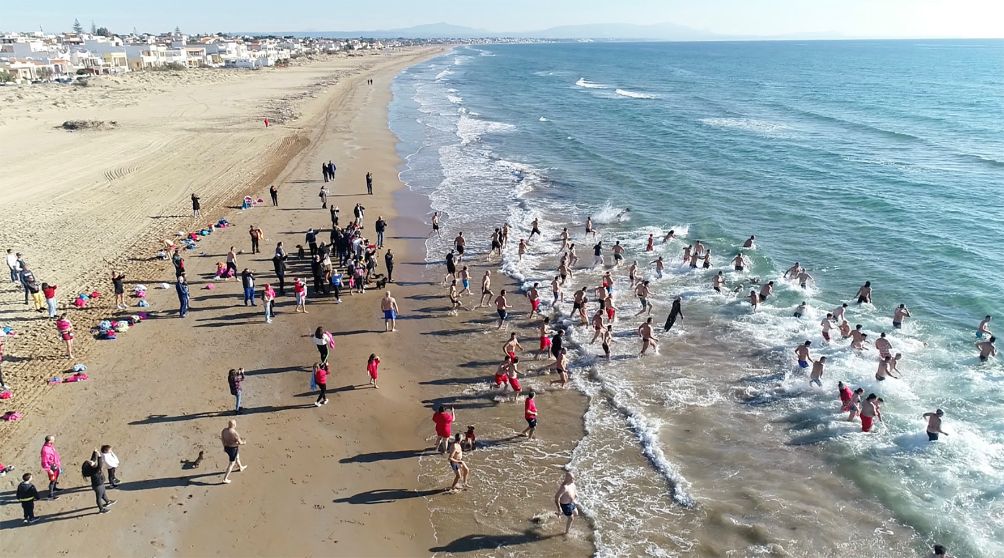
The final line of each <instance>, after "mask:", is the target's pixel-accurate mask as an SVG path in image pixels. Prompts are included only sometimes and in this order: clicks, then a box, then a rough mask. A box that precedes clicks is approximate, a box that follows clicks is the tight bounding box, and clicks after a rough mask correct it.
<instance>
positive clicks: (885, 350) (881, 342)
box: [875, 331, 892, 358]
mask: <svg viewBox="0 0 1004 558" xmlns="http://www.w3.org/2000/svg"><path fill="white" fill-rule="evenodd" d="M875 348H876V349H877V350H878V352H879V356H880V357H883V358H884V357H887V356H892V343H890V342H889V340H888V339H886V336H885V332H884V331H883V332H882V334H881V335H879V338H878V339H876V340H875Z"/></svg>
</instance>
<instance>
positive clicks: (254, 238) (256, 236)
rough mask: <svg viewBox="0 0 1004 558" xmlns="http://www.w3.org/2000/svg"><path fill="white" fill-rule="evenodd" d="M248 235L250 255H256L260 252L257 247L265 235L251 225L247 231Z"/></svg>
mask: <svg viewBox="0 0 1004 558" xmlns="http://www.w3.org/2000/svg"><path fill="white" fill-rule="evenodd" d="M248 234H249V235H250V236H251V253H252V254H257V253H259V252H261V249H260V248H259V247H258V246H259V243H260V242H261V239H262V238H264V237H265V233H264V232H263V231H262V230H261V229H260V228H258V227H256V226H254V225H251V228H250V229H248Z"/></svg>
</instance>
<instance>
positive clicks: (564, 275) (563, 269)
mask: <svg viewBox="0 0 1004 558" xmlns="http://www.w3.org/2000/svg"><path fill="white" fill-rule="evenodd" d="M570 273H571V271H570V270H569V269H568V264H567V263H565V260H564V259H562V260H561V263H559V264H558V277H560V278H561V284H562V285H564V284H565V280H566V279H568V276H569V274H570Z"/></svg>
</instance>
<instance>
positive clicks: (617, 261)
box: [613, 240, 624, 268]
mask: <svg viewBox="0 0 1004 558" xmlns="http://www.w3.org/2000/svg"><path fill="white" fill-rule="evenodd" d="M613 253H614V267H615V268H617V267H620V265H621V262H623V261H624V247H623V246H621V241H619V240H618V241H617V242H615V243H614V247H613Z"/></svg>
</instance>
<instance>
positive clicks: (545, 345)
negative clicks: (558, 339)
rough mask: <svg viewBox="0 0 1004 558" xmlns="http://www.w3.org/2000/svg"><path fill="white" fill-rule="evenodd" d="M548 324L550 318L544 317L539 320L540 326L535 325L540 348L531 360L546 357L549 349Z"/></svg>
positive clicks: (549, 333) (549, 332)
mask: <svg viewBox="0 0 1004 558" xmlns="http://www.w3.org/2000/svg"><path fill="white" fill-rule="evenodd" d="M550 322H551V319H550V318H547V317H544V318H543V319H541V320H540V324H539V325H537V337H538V338H539V340H540V347H539V351H538V352H537V354H535V355H534V356H533V360H538V359H539V358H540V357H541V356H545V357H546V356H547V353H548V351H549V350H550V349H551V338H550V335H551V330H550V327H549V326H550Z"/></svg>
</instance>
